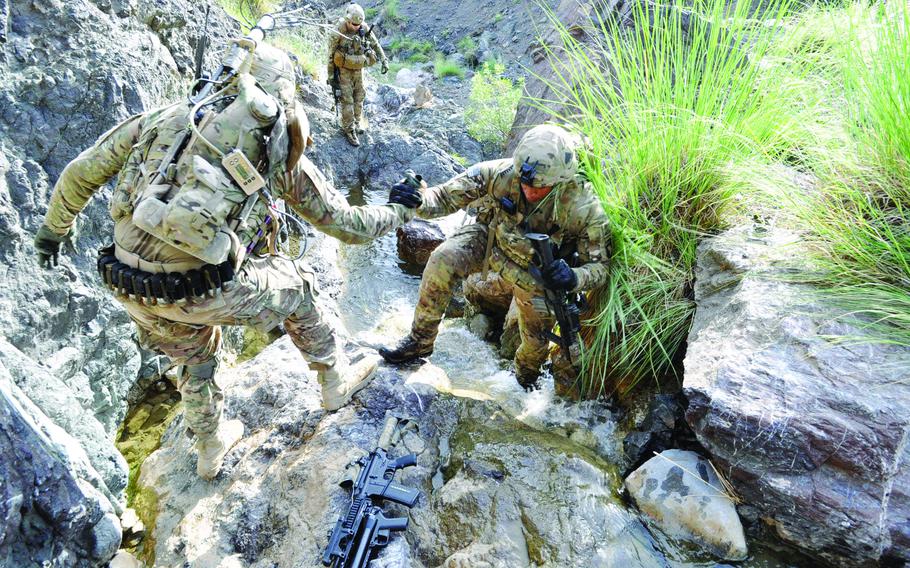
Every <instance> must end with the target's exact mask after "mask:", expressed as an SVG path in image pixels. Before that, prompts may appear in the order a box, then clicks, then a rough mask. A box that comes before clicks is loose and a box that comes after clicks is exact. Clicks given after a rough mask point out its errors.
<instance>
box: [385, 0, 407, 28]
mask: <svg viewBox="0 0 910 568" xmlns="http://www.w3.org/2000/svg"><path fill="white" fill-rule="evenodd" d="M382 20H383V22H386V23H388V24H390V25H396V26H397V25H400V24H403V23H404V16H402V15H401V12H399V10H398V0H387V1H386V3H385V4H384V5H383V7H382Z"/></svg>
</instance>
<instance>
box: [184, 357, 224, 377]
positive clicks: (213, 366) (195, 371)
mask: <svg viewBox="0 0 910 568" xmlns="http://www.w3.org/2000/svg"><path fill="white" fill-rule="evenodd" d="M217 369H218V358H217V357H212V358H211V359H208V360H206V361H204V362H202V363H197V364H195V365H183V366H182V367H181V368H180V375H183V374H184V373H186V374H187V375H191V376H193V377H198V378H200V379H204V380H207V381H210V380H212V379H213V378H214V377H215V371H216V370H217Z"/></svg>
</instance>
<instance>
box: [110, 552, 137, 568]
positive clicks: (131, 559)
mask: <svg viewBox="0 0 910 568" xmlns="http://www.w3.org/2000/svg"><path fill="white" fill-rule="evenodd" d="M108 568H142V564H141V563H140V562H139V561H138V560H137V559H136V557H135V556H133V555H132V554H130V553H129V552H127V551H125V550H120V551H118V552H117V555H116V556H114V558H113V559H112V560H111V564H110V566H109V567H108Z"/></svg>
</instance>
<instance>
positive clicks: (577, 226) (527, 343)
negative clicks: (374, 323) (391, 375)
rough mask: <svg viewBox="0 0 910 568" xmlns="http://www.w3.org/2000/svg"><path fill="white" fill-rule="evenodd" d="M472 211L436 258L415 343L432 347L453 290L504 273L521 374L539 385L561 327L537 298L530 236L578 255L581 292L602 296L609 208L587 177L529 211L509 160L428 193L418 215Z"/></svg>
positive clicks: (420, 305) (427, 273) (417, 314)
mask: <svg viewBox="0 0 910 568" xmlns="http://www.w3.org/2000/svg"><path fill="white" fill-rule="evenodd" d="M502 198H508V199H509V200H511V201H512V203H515V204H517V211H516V212H515V213H513V214H510V213H508V212H507V211H506V210H505V209H503V207H502V205H501V199H502ZM467 208H471V209H475V210H476V211H477V222H476V223H474V224H471V225H467V226H465V227H462V228H461V229H460V230H458V231H457V232H456V233H455V234H454V235H452V237H450V238H449V239H447V240H446V241H445V242H444V243H443V244H442V245H440V246H439V247H438V248H437V249H436V250H435V251H433V253H432V255H430V259H429V262H428V263H427V267H426V269H424V272H423V279H422V281H421V284H420V297H419V299H418V302H417V307H416V309H415V311H414V321H413V324H412V327H411V337H412V338H413V339H414V340H416V341H417V343H419V344H421V345H432V344H433V342H434V341H435V339H436V334H437V332H438V329H439V323H440V321H441V320H442V317H443V314H444V313H445V309H446V306H447V305H448V303H449V299H450V298H451V295H452V290H453V288H454V286H455V285H456V284H457V282H459V281H461V280H463V279H464V278H466V277H467V276H468V275H469V274H472V273H476V272H480V271H482V270H484V264H485V263H486V264H487V266H488V268H489V269H490V270H492V271H495V272H496V273H498V275H499V276H500V280H501V285H502V286H504V287H508V286H511V287H512V292H513V294H514V298H515V302H516V304H517V308H518V311H519V320H518V321H519V330H520V334H521V346H520V347H519V348H518V351H517V353H516V355H515V367H516V374H518V375H519V377H521V376H525V377H527V376H534V377H536V375H537V373H538V372H539V369H540V366H541V364H543V362H544V361H545V360H546V358H547V347H548V341H547V340H546V339H545V338H544V337H543V332H544V331H545V330H549V329H551V328H552V327H553V325H554V323H555V321H554V317H553V316H552V315H551V314H549V313H548V312H546V310H544V309H541V308H542V306H541V301H539V300H538V298H541V297H542V295H543V291H542V289H541V288H540V286H539V284H538V283H537V281H535V280H534V278H532V277H531V275H530V273H529V271H528V267H529V263H530V261H531V259H532V258H533V254H534V252H533V248H532V246H531V244H530V242H529V241H528V239H527V238H525V236H524V235H525V233H529V232H536V233H546V234H548V235H550V237H551V239H552V241H553V242H554V243H555V244H558V245H560V248H561V250H563V251H575V252H577V253H578V266H577V267H575V268H574V269H573V271H574V273H575V276H576V277H577V279H578V280H577V281H578V283H577V286H576V288H575V291H583V290H590V289H592V288H597V287H599V286H602V285H604V284H605V283H606V282H607V278H608V272H609V258H610V238H611V234H610V229H609V222H608V220H607V218H606V215H605V213H604V211H603V206H602V205H601V203H600V201H599V200H598V199H597V197H596V196H595V195H594V193H593V191H592V188H591V184H590V183H589V182H587V181H586V180H585V179H583V178H582V177H580V176H577V177H575V179H573V180H572V181H569V182H566V183H561V184H559V185H557V186H555V187H554V189H553V191H552V193H551V194H550V195H549V196H548V197H547V198H545V199H544V200H543V201H541V202H539V203H537V204H532V203H529V202H528V201H527V200H525V199H523V196H522V195H521V189H520V184H519V176H518V175H517V174H516V171H515V162H514V161H513V160H512V159H502V160H493V161H489V162H482V163H479V164H475V165H473V166H471V167H470V168H469V169H468V170H467V171H466V172H464V173H462V174H461V175H459V176H457V177H455V178H453V179H451V180H449V181H447V182H445V183H443V184H442V185H439V186H435V187H431V188H429V189H425V190H424V191H423V205H421V206H420V207H419V208H418V209H417V215H418V216H419V217H422V218H426V219H430V218H434V217H441V216H444V215H449V214H451V213H454V212H456V211H458V210H460V209H467ZM488 247H489V254H487V249H488ZM485 259H486V260H485ZM555 363H556V364H557V366H558V367H559V370H560V372H561V373H563V374H568V375H573V373H571V365H569V364H568V362H567V361H565V360H562V361H557V362H555ZM564 378H571V376H570V377H564Z"/></svg>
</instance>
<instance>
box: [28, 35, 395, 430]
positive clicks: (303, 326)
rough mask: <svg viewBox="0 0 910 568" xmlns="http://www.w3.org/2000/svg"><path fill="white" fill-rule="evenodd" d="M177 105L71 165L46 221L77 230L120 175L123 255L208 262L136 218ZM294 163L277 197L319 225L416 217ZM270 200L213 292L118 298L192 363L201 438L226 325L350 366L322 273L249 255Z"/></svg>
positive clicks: (141, 119)
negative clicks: (345, 191) (322, 288)
mask: <svg viewBox="0 0 910 568" xmlns="http://www.w3.org/2000/svg"><path fill="white" fill-rule="evenodd" d="M259 49H262V48H261V47H260V48H257V50H259ZM288 64H289V63H288ZM292 92H293V91H291V93H292ZM291 96H292V95H291ZM290 104H294V103H292V102H291V103H290ZM178 112H186V104H185V103H178V104H175V105H171V106H168V107H165V108H162V109H158V110H155V111H151V112H148V113H144V114H140V115H136V116H133V117H131V118H129V119H128V120H126V121H125V122H123V123H122V124H120V125H118V126H116V127H115V128H113V129H112V130H111V131H109V132H107V133H106V134H104V135H103V136H102V137H101V138H100V139H99V140H98V141H97V142H96V143H95V145H94V146H93V147H91V148H89V149H87V150H85V151H84V152H82V154H80V155H79V156H78V157H77V158H76V159H74V160H73V161H72V162H70V164H69V165H67V167H66V168H65V169H64V171H63V173H62V174H61V176H60V179H59V180H58V181H57V184H56V186H55V187H54V192H53V195H52V197H51V201H50V205H49V209H48V213H47V216H46V218H45V226H46V227H47V228H48V229H49V230H50V231H52V232H53V233H54V234H56V235H66V234H68V233H69V232H70V230H71V228H72V225H73V222H74V220H75V217H76V216H77V215H78V214H79V213H80V212H81V211H82V209H83V208H84V207H85V205H86V203H87V202H88V200H89V199H90V198H91V197H92V195H93V194H94V193H95V191H97V189H98V188H99V187H100V186H102V185H103V184H105V183H107V181H108V180H109V179H111V178H112V177H113V176H115V175H117V174H118V173H119V174H120V175H119V179H118V181H117V183H116V186H115V189H114V193H113V197H112V199H111V214H112V217H113V219H114V222H115V228H114V241H115V244H116V247H117V257H118V259H119V260H121V261H122V262H125V263H126V264H130V265H131V266H134V267H136V266H137V264H138V267H139V268H141V269H143V270H146V271H152V272H186V271H187V270H190V269H193V268H198V267H199V266H201V265H203V264H205V263H204V262H203V261H200V260H199V259H198V258H195V257H194V256H192V255H190V254H188V253H186V252H184V251H182V250H180V249H178V248H175V247H173V246H171V245H170V244H168V243H166V242H164V241H162V240H159V239H157V238H155V237H153V236H152V235H150V234H148V233H146V232H144V231H143V230H141V229H139V228H138V227H137V226H136V225H135V223H134V219H133V216H132V212H133V210H132V207H133V202H134V201H135V195H134V187H135V186H136V184H137V180H138V179H139V176H147V175H148V172H153V171H155V169H156V168H157V167H158V164H159V163H160V161H161V157H162V156H163V154H164V153H165V152H166V151H167V146H166V145H160V144H159V143H158V141H160V140H161V138H156V136H159V137H160V136H162V135H164V134H162V132H163V131H164V130H166V128H167V125H168V124H170V123H169V122H168V121H167V120H166V119H167V117H168V116H169V114H171V113H178ZM289 112H291V114H292V115H296V116H292V120H291V122H292V123H293V122H294V121H295V120H296V121H297V124H300V121H303V122H305V115H303V113H302V111H301V110H300V109H299V108H296V110H295V109H289ZM184 124H185V123H184ZM305 130H306V129H304V131H303V132H298V133H297V134H296V135H295V134H294V133H291V134H290V137H291V138H292V139H293V138H298V139H299V138H300V137H301V136H302V137H303V138H304V139H306V138H307V133H306V132H305ZM165 134H166V133H165ZM218 134H219V138H218V139H217V141H218V142H219V143H223V144H224V145H225V146H226V147H228V148H230V147H232V146H231V145H233V144H234V143H236V140H237V133H236V132H229V131H228V132H220V133H218ZM222 135H223V136H222ZM185 153H186V151H185ZM292 153H293V152H292ZM292 161H294V162H295V164H294V165H293V168H292V169H290V170H288V169H287V168H286V167H283V166H284V164H281V167H279V169H278V171H277V173H276V174H275V175H274V177H273V178H272V179H271V184H270V187H271V189H272V191H273V192H274V194H275V197H279V198H283V199H284V200H285V202H286V203H287V205H289V206H290V208H291V209H293V211H294V212H296V213H297V214H298V215H299V216H300V217H302V218H303V219H305V220H306V221H308V222H309V223H311V224H312V225H313V226H314V227H315V228H317V229H319V230H321V231H323V232H325V233H327V234H329V235H331V236H334V237H337V238H339V239H341V240H342V241H344V242H346V243H363V242H367V241H369V240H372V239H374V238H376V237H378V236H380V235H383V234H385V233H386V232H388V231H390V230H392V229H394V228H396V227H397V226H399V225H401V224H403V223H405V222H407V221H408V220H409V219H410V218H411V217H412V216H413V213H412V211H411V210H409V209H407V208H406V207H404V206H402V205H383V206H371V207H352V206H350V205H349V204H348V203H347V201H346V200H345V198H344V197H343V196H342V195H340V194H339V193H338V192H337V191H336V190H335V189H334V188H333V187H332V186H331V185H330V184H329V183H328V182H327V180H325V179H324V177H323V176H322V174H321V173H320V172H319V170H318V169H317V168H316V167H315V166H314V165H313V164H312V162H310V161H309V160H308V159H307V158H306V157H304V156H299V157H298V156H295V157H294V158H293V159H292ZM289 163H290V161H289ZM262 201H263V200H260V201H257V202H256V205H255V207H254V209H253V211H252V214H251V215H250V218H249V219H250V220H249V222H248V223H247V225H248V228H246V229H238V230H237V231H236V233H237V237H238V239H237V243H236V248H235V250H234V252H233V253H232V255H231V258H232V259H236V261H237V262H238V263H240V267H239V269H238V270H237V272H236V277H235V279H234V281H233V282H231V283H230V285H228V286H226V287H225V288H224V289H223V290H222V291H219V292H217V293H216V294H215V295H214V297H200V298H191V299H188V300H186V301H185V302H178V303H164V302H158V303H157V304H156V305H153V304H146V303H144V302H142V301H140V300H136V299H131V298H130V297H128V296H122V295H119V296H118V300H119V301H120V302H121V303H122V304H123V305H124V307H125V308H126V310H127V311H128V312H129V314H130V316H131V317H132V319H133V321H134V322H135V323H136V325H137V326H138V328H139V337H140V340H141V342H142V343H143V345H145V346H147V347H149V348H154V349H157V350H159V351H161V352H163V353H165V354H166V355H168V356H169V357H171V358H172V359H173V360H174V361H175V362H177V363H179V364H182V365H184V366H185V367H184V369H183V370H182V373H181V377H180V380H179V387H180V392H181V396H182V397H183V401H184V404H185V409H186V421H187V424H188V426H189V428H190V429H191V430H192V431H193V432H194V433H196V434H197V435H200V436H202V435H210V434H211V433H212V432H214V431H215V430H216V429H217V427H218V423H219V419H220V416H221V410H222V399H223V395H222V393H221V389H220V388H219V387H218V385H217V383H216V382H215V380H214V374H215V368H216V366H217V365H216V361H217V359H216V354H217V353H218V349H219V347H220V344H221V329H220V326H222V325H249V326H253V327H256V328H258V329H260V330H263V331H268V330H270V329H273V328H275V327H276V326H277V325H278V324H279V323H281V322H284V325H285V329H286V330H287V332H288V334H289V335H290V336H291V339H292V340H293V342H294V344H295V345H296V346H297V347H298V349H299V350H300V351H301V353H302V354H303V356H304V358H305V359H306V360H307V361H308V362H309V363H310V366H311V368H314V369H316V370H317V371H325V370H327V369H331V368H334V366H335V365H336V364H338V363H341V365H342V366H343V365H344V364H346V363H347V361H346V359H345V356H344V354H343V352H342V351H341V350H339V346H338V342H337V338H336V336H335V333H334V330H333V329H332V328H331V327H330V326H329V325H328V324H327V323H326V321H325V318H324V317H323V316H324V314H323V312H322V308H320V306H319V304H318V303H317V302H316V299H315V296H316V288H315V286H314V279H313V273H312V272H311V270H310V269H309V268H308V267H307V265H306V264H305V263H303V262H300V261H294V260H291V259H289V258H287V257H284V256H282V255H269V254H265V255H260V254H256V251H257V250H259V247H256V248H253V249H252V250H253V251H254V252H253V253H252V254H246V250H247V247H248V243H250V242H252V241H253V240H255V239H256V237H255V235H256V231H257V229H258V228H259V227H264V226H267V225H266V224H265V218H266V216H267V215H269V209H268V207H267V205H266V204H265V203H263V202H262ZM274 225H275V224H274V223H273V224H272V226H274ZM265 248H266V249H268V247H265Z"/></svg>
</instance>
